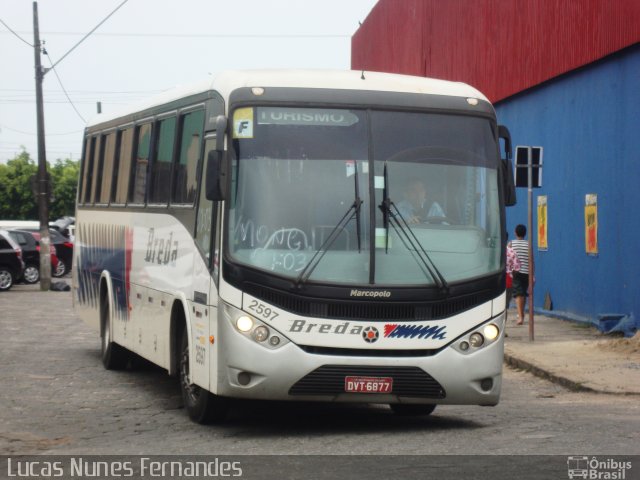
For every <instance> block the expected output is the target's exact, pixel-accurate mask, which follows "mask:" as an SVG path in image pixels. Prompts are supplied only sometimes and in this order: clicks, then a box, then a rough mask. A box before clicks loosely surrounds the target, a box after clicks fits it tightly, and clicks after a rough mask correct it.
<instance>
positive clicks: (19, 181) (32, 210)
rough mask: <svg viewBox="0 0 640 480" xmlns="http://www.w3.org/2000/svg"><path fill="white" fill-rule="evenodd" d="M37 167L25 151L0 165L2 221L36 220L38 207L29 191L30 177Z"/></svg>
mask: <svg viewBox="0 0 640 480" xmlns="http://www.w3.org/2000/svg"><path fill="white" fill-rule="evenodd" d="M36 173H38V167H37V165H36V164H35V162H34V161H33V159H32V158H31V157H30V156H29V153H27V151H26V150H24V149H23V150H22V152H20V153H19V154H18V155H16V156H15V157H14V158H12V159H11V160H9V161H8V162H7V164H6V165H0V218H1V219H3V220H33V219H37V218H38V206H37V205H36V200H35V197H34V195H33V191H32V190H31V180H30V179H31V176H32V175H35V174H36Z"/></svg>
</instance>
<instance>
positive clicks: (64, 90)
mask: <svg viewBox="0 0 640 480" xmlns="http://www.w3.org/2000/svg"><path fill="white" fill-rule="evenodd" d="M125 1H127V0H125ZM42 53H44V54H45V55H46V56H47V58H48V59H49V63H50V64H51V70H53V73H54V74H55V76H56V78H57V79H58V83H59V84H60V88H61V89H62V91H63V92H64V94H65V96H66V97H67V100H69V103H70V104H71V106H72V107H73V109H74V110H75V112H76V113H77V114H78V116H79V117H80V118H81V119H82V121H83V122H84V123H87V121H86V120H85V118H84V117H83V116H82V114H81V113H80V111H79V110H78V109H77V107H76V106H75V105H74V103H73V101H72V100H71V97H70V96H69V94H68V93H67V90H66V89H65V88H64V85H63V84H62V80H61V79H60V75H58V72H57V71H56V69H55V66H54V63H53V62H52V61H51V56H50V55H49V53H48V52H47V50H45V49H43V52H42ZM59 62H60V61H58V62H56V63H59Z"/></svg>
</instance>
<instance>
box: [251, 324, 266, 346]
mask: <svg viewBox="0 0 640 480" xmlns="http://www.w3.org/2000/svg"><path fill="white" fill-rule="evenodd" d="M251 335H252V336H253V339H254V340H255V341H256V342H264V341H265V340H266V339H267V338H269V329H268V328H267V327H263V326H262V325H261V326H259V327H257V328H256V329H255V330H254V331H253V332H252V333H251Z"/></svg>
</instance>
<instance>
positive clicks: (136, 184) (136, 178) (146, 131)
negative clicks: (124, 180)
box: [129, 123, 151, 204]
mask: <svg viewBox="0 0 640 480" xmlns="http://www.w3.org/2000/svg"><path fill="white" fill-rule="evenodd" d="M136 139H137V142H136V153H135V156H134V158H135V160H134V164H133V165H132V168H131V175H132V178H131V179H130V180H129V183H130V185H131V189H130V191H129V203H136V204H142V203H144V200H145V193H146V190H147V168H148V167H149V153H150V149H151V124H150V123H147V124H145V125H140V126H138V127H136Z"/></svg>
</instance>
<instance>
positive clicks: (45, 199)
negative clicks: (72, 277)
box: [33, 2, 51, 291]
mask: <svg viewBox="0 0 640 480" xmlns="http://www.w3.org/2000/svg"><path fill="white" fill-rule="evenodd" d="M33 51H34V56H35V73H36V114H37V121H38V181H37V182H36V184H37V192H38V193H37V199H38V219H39V220H40V290H42V291H48V290H49V289H50V288H51V251H50V245H51V239H50V238H49V181H48V175H47V156H46V151H45V144H44V104H43V99H42V80H43V79H44V74H45V70H44V69H43V68H42V64H41V62H40V51H41V45H40V31H39V29H38V3H37V2H33Z"/></svg>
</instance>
